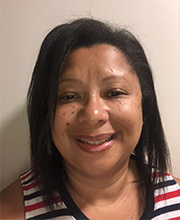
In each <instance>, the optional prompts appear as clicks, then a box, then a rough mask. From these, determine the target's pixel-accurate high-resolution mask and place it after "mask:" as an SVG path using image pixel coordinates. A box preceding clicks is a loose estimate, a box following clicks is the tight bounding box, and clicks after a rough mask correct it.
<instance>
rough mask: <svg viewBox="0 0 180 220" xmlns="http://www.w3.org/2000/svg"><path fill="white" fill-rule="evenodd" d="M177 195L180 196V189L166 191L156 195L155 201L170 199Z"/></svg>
mask: <svg viewBox="0 0 180 220" xmlns="http://www.w3.org/2000/svg"><path fill="white" fill-rule="evenodd" d="M178 196H180V190H176V191H173V192H168V193H165V194H162V195H157V196H156V197H155V203H157V202H160V201H163V200H166V199H172V198H175V197H178Z"/></svg>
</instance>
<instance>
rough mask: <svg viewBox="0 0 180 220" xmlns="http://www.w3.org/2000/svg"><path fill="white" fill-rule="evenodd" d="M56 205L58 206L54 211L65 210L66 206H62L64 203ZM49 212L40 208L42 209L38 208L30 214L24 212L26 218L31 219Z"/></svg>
mask: <svg viewBox="0 0 180 220" xmlns="http://www.w3.org/2000/svg"><path fill="white" fill-rule="evenodd" d="M57 205H59V206H55V210H58V209H67V207H66V205H65V204H64V202H62V203H58V204H57ZM48 211H49V210H48V209H47V208H46V207H42V208H38V209H36V210H33V211H30V212H26V218H32V217H35V216H37V215H41V214H45V213H47V212H48Z"/></svg>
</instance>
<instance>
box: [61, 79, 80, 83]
mask: <svg viewBox="0 0 180 220" xmlns="http://www.w3.org/2000/svg"><path fill="white" fill-rule="evenodd" d="M63 82H76V83H82V81H81V80H80V79H75V78H67V79H62V80H60V81H59V84H61V83H63Z"/></svg>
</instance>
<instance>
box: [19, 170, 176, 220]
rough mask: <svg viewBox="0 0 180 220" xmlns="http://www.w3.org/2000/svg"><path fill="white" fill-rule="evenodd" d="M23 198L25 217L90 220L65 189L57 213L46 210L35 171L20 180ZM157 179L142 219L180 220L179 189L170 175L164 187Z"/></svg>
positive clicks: (157, 178)
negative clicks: (149, 203)
mask: <svg viewBox="0 0 180 220" xmlns="http://www.w3.org/2000/svg"><path fill="white" fill-rule="evenodd" d="M20 179H21V184H22V190H23V194H24V206H25V216H26V219H27V220H30V219H39V220H40V219H59V220H72V219H74V220H77V219H78V220H79V219H83V220H88V218H87V217H86V216H85V215H84V214H83V213H82V212H81V211H80V209H79V208H78V207H77V206H76V204H75V203H74V201H73V200H72V198H71V196H70V194H69V193H68V191H67V189H66V187H65V185H63V186H62V189H61V192H60V195H59V194H57V196H56V198H57V202H56V203H55V204H54V208H55V209H54V210H53V211H50V210H48V208H47V207H46V206H45V204H44V202H43V198H42V196H41V195H42V191H41V190H40V188H39V187H38V186H37V184H36V183H35V181H34V178H33V175H32V171H31V170H29V171H28V172H26V173H25V174H22V175H21V176H20ZM160 179H161V177H160V176H159V175H157V177H156V183H155V185H154V189H155V190H154V198H153V200H152V204H151V208H148V209H145V212H144V214H143V216H142V217H141V219H153V220H178V219H179V220H180V187H179V185H178V184H177V183H176V181H175V180H174V179H173V178H172V176H171V175H170V174H168V173H167V174H166V177H165V184H163V185H162V183H161V182H160Z"/></svg>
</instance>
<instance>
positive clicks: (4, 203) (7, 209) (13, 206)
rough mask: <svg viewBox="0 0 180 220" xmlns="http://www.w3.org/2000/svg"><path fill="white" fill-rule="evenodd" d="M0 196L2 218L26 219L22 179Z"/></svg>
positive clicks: (0, 217)
mask: <svg viewBox="0 0 180 220" xmlns="http://www.w3.org/2000/svg"><path fill="white" fill-rule="evenodd" d="M0 196H1V201H0V207H1V216H0V219H18V220H21V219H25V217H24V204H23V195H22V189H21V183H20V179H18V180H16V181H15V182H13V183H12V184H11V185H10V186H8V187H7V188H6V189H4V190H3V191H2V192H1V194H0Z"/></svg>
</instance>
